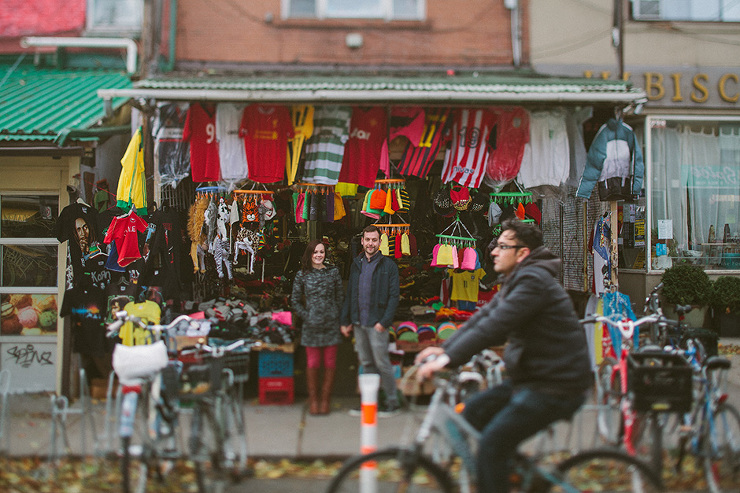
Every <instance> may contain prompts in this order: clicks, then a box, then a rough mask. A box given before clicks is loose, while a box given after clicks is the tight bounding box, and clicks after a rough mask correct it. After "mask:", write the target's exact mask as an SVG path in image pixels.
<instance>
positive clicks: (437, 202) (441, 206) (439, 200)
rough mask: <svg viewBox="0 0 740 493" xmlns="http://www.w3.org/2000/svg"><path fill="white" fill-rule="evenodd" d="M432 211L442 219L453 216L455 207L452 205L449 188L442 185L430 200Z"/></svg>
mask: <svg viewBox="0 0 740 493" xmlns="http://www.w3.org/2000/svg"><path fill="white" fill-rule="evenodd" d="M432 209H433V210H434V212H435V213H437V214H439V215H440V216H442V217H452V216H454V215H455V206H454V205H453V204H452V198H451V196H450V188H449V187H448V186H446V185H442V186H441V187H440V188H439V190H437V193H435V194H434V198H433V199H432Z"/></svg>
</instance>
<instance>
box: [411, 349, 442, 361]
mask: <svg viewBox="0 0 740 493" xmlns="http://www.w3.org/2000/svg"><path fill="white" fill-rule="evenodd" d="M444 352H445V350H444V349H442V348H441V347H436V346H428V347H425V348H424V349H422V350H421V351H419V353H418V354H417V355H416V357H415V358H414V363H415V364H417V365H419V364H422V363H423V362H424V360H425V359H427V358H429V356H439V355H440V354H442V353H444Z"/></svg>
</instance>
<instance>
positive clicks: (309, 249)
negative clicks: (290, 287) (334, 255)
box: [301, 240, 326, 271]
mask: <svg viewBox="0 0 740 493" xmlns="http://www.w3.org/2000/svg"><path fill="white" fill-rule="evenodd" d="M320 244H321V240H311V241H309V242H308V245H306V250H305V251H304V252H303V257H301V268H302V270H304V271H310V270H311V269H312V268H313V262H311V257H312V256H313V252H314V250H316V247H317V246H318V245H320ZM324 252H326V245H324Z"/></svg>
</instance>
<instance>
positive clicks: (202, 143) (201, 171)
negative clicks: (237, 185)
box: [182, 103, 221, 182]
mask: <svg viewBox="0 0 740 493" xmlns="http://www.w3.org/2000/svg"><path fill="white" fill-rule="evenodd" d="M182 138H183V140H186V141H189V142H190V170H191V173H192V176H193V181H194V182H204V181H218V180H219V178H220V175H221V164H220V160H219V156H218V140H217V139H216V105H213V104H201V103H193V104H191V105H190V109H189V110H188V116H187V118H186V120H185V130H184V131H183V135H182Z"/></svg>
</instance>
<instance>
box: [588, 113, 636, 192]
mask: <svg viewBox="0 0 740 493" xmlns="http://www.w3.org/2000/svg"><path fill="white" fill-rule="evenodd" d="M644 172H645V164H644V163H643V161H642V151H641V150H640V145H639V144H638V142H637V138H636V137H635V133H634V131H633V130H632V127H630V126H629V125H627V124H626V123H624V122H623V121H622V120H621V119H620V120H617V119H616V118H610V119H609V120H608V121H607V122H606V123H605V124H604V125H602V126H601V128H600V129H599V131H598V132H597V133H596V137H594V140H593V142H592V143H591V147H590V148H589V149H588V157H587V162H586V169H585V170H584V171H583V177H582V178H581V183H580V184H579V185H578V191H577V192H576V196H577V197H583V198H589V197H590V196H591V191H592V190H593V188H594V185H598V189H599V200H602V201H607V200H631V199H632V198H634V197H636V196H637V195H639V194H640V191H641V190H642V179H643V174H644Z"/></svg>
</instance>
